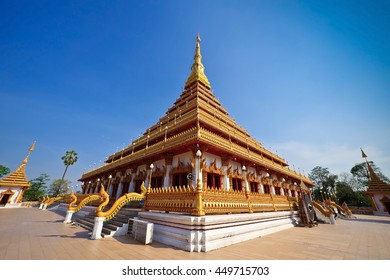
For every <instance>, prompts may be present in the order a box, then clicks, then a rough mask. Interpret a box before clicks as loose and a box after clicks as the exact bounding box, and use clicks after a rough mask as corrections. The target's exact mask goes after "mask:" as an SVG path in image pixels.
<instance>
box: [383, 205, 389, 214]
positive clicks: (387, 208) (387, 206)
mask: <svg viewBox="0 0 390 280" xmlns="http://www.w3.org/2000/svg"><path fill="white" fill-rule="evenodd" d="M384 205H385V208H386V210H387V212H389V214H390V202H385V203H384Z"/></svg>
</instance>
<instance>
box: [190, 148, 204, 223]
mask: <svg viewBox="0 0 390 280" xmlns="http://www.w3.org/2000/svg"><path fill="white" fill-rule="evenodd" d="M201 156H202V152H201V151H200V150H198V151H197V152H196V157H195V179H196V190H195V209H194V210H193V211H192V213H191V214H192V215H194V216H204V215H205V214H206V213H205V211H204V208H203V199H202V193H203V186H202V177H201V176H200V174H201V172H202V170H201V168H200V157H201Z"/></svg>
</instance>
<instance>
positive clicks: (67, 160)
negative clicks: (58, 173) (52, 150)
mask: <svg viewBox="0 0 390 280" xmlns="http://www.w3.org/2000/svg"><path fill="white" fill-rule="evenodd" d="M61 159H62V160H63V161H64V164H65V166H66V167H65V171H64V174H63V175H62V178H61V181H60V184H59V186H58V189H59V191H60V192H61V185H62V182H63V181H64V177H65V174H66V171H67V170H68V167H69V166H71V165H73V164H75V163H76V162H77V153H76V152H75V151H73V150H70V151H66V154H65V155H64V156H63V157H62V158H61Z"/></svg>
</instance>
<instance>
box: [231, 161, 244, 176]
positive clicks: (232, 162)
mask: <svg viewBox="0 0 390 280" xmlns="http://www.w3.org/2000/svg"><path fill="white" fill-rule="evenodd" d="M229 165H230V166H231V167H232V171H234V170H236V169H238V170H239V172H240V173H242V170H241V164H239V163H238V162H235V161H230V163H229Z"/></svg>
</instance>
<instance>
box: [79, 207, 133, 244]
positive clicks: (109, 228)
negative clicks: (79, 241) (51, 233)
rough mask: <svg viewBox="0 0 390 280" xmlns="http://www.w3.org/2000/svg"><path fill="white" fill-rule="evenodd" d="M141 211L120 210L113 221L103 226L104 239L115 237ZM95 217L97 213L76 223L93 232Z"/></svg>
mask: <svg viewBox="0 0 390 280" xmlns="http://www.w3.org/2000/svg"><path fill="white" fill-rule="evenodd" d="M139 211H140V209H134V208H125V207H124V208H122V209H121V210H119V212H118V214H116V216H115V217H114V218H113V219H112V220H110V221H108V222H105V223H104V224H103V229H102V237H109V236H113V235H114V234H115V233H116V232H117V231H118V229H120V228H121V227H123V226H124V225H127V224H128V221H129V218H134V217H137V216H138V212H139ZM95 217H96V215H95V213H92V214H89V215H87V216H84V217H80V218H78V219H77V220H76V221H75V224H76V225H79V226H81V227H83V228H85V229H87V230H89V231H90V232H92V230H93V226H94V224H95Z"/></svg>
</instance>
